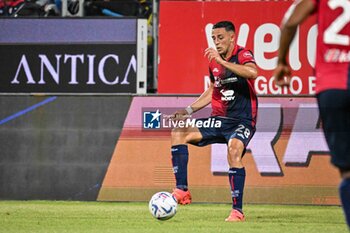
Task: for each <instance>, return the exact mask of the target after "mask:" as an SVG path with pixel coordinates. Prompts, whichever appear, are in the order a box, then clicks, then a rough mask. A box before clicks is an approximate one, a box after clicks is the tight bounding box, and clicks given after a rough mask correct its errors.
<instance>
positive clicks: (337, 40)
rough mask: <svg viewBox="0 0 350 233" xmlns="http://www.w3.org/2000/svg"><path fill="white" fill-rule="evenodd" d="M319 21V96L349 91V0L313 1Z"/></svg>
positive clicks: (317, 57) (316, 67)
mask: <svg viewBox="0 0 350 233" xmlns="http://www.w3.org/2000/svg"><path fill="white" fill-rule="evenodd" d="M314 4H315V6H316V13H317V21H318V36H317V54H316V66H315V70H316V77H317V78H316V93H320V92H322V91H325V90H329V89H341V90H346V89H347V90H350V17H349V14H350V1H336V0H314Z"/></svg>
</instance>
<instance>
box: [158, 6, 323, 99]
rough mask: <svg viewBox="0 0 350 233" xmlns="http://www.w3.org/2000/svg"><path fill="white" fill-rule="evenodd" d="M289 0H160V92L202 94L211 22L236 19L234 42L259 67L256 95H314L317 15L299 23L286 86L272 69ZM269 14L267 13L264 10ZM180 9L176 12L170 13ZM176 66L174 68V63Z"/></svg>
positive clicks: (206, 70)
mask: <svg viewBox="0 0 350 233" xmlns="http://www.w3.org/2000/svg"><path fill="white" fill-rule="evenodd" d="M291 4H292V1H278V2H276V1H274V2H255V1H254V2H248V1H247V2H236V1H233V2H176V1H175V2H174V1H161V2H160V5H161V6H160V8H161V9H162V10H161V12H160V29H159V79H158V85H159V86H158V91H159V93H184V94H187V93H191V94H199V93H202V92H203V91H204V90H205V89H206V88H207V86H208V85H209V82H210V79H209V76H208V74H209V72H208V60H207V59H206V58H205V57H204V50H205V49H206V48H207V47H214V44H213V42H212V40H211V30H212V26H213V24H214V23H216V22H218V21H221V20H230V21H232V22H233V23H234V24H235V27H236V35H237V41H236V42H237V44H238V45H241V46H244V47H246V48H248V49H250V50H251V51H252V52H253V53H254V56H255V59H256V63H257V66H258V68H259V76H258V78H257V79H256V80H255V90H256V92H257V94H260V95H290V94H292V95H297V94H304V95H313V94H315V77H314V74H313V67H314V63H315V49H316V36H317V28H316V19H315V18H310V19H308V20H307V21H306V22H305V23H304V24H303V25H302V26H301V27H300V28H298V31H297V35H296V38H295V40H294V41H293V43H292V46H291V49H290V52H289V61H290V65H291V68H292V71H293V77H292V81H291V86H290V87H289V88H287V87H285V88H280V87H277V86H276V85H275V84H274V82H273V80H274V79H273V77H272V73H273V70H274V68H275V67H276V63H277V50H278V43H279V37H280V33H281V32H280V29H279V26H280V24H281V21H282V18H283V16H284V12H285V11H286V10H287V9H288V8H289V6H290V5H291ZM265 9H269V13H268V14H266V10H265ZM174 12H181V17H173V15H174ZM174 66H176V68H174Z"/></svg>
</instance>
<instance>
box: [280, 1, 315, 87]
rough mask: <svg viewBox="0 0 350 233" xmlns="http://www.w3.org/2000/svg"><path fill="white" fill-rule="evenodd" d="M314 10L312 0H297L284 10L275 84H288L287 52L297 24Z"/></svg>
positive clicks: (289, 73)
mask: <svg viewBox="0 0 350 233" xmlns="http://www.w3.org/2000/svg"><path fill="white" fill-rule="evenodd" d="M314 10H315V4H314V2H313V1H312V0H297V1H295V3H294V4H293V5H292V6H291V7H290V8H289V10H288V11H287V12H286V14H285V16H284V19H283V21H282V29H281V38H280V48H279V50H278V60H277V67H276V69H275V71H274V77H275V81H276V84H277V85H281V86H283V85H289V80H290V76H291V71H290V67H289V64H288V62H287V53H288V49H289V46H290V44H291V43H292V40H293V38H294V36H295V33H296V30H297V28H298V25H299V24H301V23H302V22H303V21H304V20H305V19H306V18H307V17H308V16H309V15H310V14H312V12H314Z"/></svg>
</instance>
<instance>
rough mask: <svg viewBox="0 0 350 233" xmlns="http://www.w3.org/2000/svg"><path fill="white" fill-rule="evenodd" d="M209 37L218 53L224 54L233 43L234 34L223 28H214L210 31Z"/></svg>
mask: <svg viewBox="0 0 350 233" xmlns="http://www.w3.org/2000/svg"><path fill="white" fill-rule="evenodd" d="M211 38H212V39H213V41H214V44H215V47H216V50H217V51H218V53H219V54H220V55H223V56H225V55H226V54H227V52H228V50H229V49H230V48H231V46H232V45H233V44H234V39H235V34H234V32H232V31H226V29H225V28H215V29H213V31H212V35H211Z"/></svg>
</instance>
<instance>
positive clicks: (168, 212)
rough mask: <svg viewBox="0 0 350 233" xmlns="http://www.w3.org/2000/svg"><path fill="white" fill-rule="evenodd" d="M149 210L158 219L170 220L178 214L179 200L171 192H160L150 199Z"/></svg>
mask: <svg viewBox="0 0 350 233" xmlns="http://www.w3.org/2000/svg"><path fill="white" fill-rule="evenodd" d="M148 207H149V211H150V212H151V214H152V216H153V217H155V218H156V219H158V220H168V219H170V218H172V217H174V215H175V214H176V211H177V201H176V199H175V197H173V195H171V193H168V192H158V193H156V194H154V195H153V196H152V198H151V200H150V201H149V205H148Z"/></svg>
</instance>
